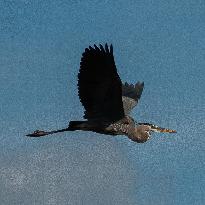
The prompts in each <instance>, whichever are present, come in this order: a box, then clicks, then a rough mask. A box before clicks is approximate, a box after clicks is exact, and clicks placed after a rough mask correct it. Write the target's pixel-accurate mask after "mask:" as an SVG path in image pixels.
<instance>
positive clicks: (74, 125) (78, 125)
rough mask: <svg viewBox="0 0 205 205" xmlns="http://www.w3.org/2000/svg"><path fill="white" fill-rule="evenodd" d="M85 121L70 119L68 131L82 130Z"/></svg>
mask: <svg viewBox="0 0 205 205" xmlns="http://www.w3.org/2000/svg"><path fill="white" fill-rule="evenodd" d="M84 124H85V121H70V122H69V125H68V130H69V131H75V130H83V128H84Z"/></svg>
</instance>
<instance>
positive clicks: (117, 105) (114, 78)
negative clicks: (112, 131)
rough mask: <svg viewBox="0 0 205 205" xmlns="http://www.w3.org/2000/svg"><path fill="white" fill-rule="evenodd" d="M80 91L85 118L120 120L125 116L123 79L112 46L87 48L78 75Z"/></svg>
mask: <svg viewBox="0 0 205 205" xmlns="http://www.w3.org/2000/svg"><path fill="white" fill-rule="evenodd" d="M78 94H79V98H80V101H81V103H82V105H83V106H84V108H85V115H84V118H86V119H89V120H90V119H95V120H96V119H106V120H109V121H117V120H120V119H121V118H123V117H124V109H123V103H122V82H121V80H120V77H119V75H118V73H117V69H116V66H115V61H114V56H113V48H112V45H111V46H110V49H109V47H108V45H107V44H105V48H104V47H103V46H102V45H101V44H100V45H99V47H97V46H96V45H94V48H93V47H91V46H90V47H89V48H86V49H85V51H84V53H83V54H82V58H81V63H80V71H79V74H78Z"/></svg>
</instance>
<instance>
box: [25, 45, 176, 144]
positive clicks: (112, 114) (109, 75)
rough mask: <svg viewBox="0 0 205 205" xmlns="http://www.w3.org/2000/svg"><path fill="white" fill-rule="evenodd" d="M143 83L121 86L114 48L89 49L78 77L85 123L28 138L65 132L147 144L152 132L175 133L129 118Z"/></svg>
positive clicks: (86, 51) (35, 134)
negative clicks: (90, 132) (121, 138)
mask: <svg viewBox="0 0 205 205" xmlns="http://www.w3.org/2000/svg"><path fill="white" fill-rule="evenodd" d="M143 88H144V83H140V82H138V83H136V84H135V85H133V84H128V83H124V84H123V83H122V82H121V79H120V77H119V75H118V73H117V68H116V66H115V61H114V56H113V47H112V45H111V46H110V47H108V45H107V44H105V47H103V46H102V45H100V46H99V47H97V46H96V45H94V47H91V46H90V47H89V48H86V49H85V51H84V53H83V54H82V58H81V63H80V71H79V74H78V95H79V98H80V101H81V103H82V105H83V106H84V108H85V113H84V118H85V119H86V120H85V121H71V122H70V123H69V126H68V128H66V129H62V130H56V131H51V132H44V131H36V132H34V133H33V134H29V135H28V136H35V137H38V136H43V135H48V134H53V133H56V132H62V131H74V130H83V131H94V132H97V133H101V134H108V135H126V136H128V138H130V139H131V140H133V141H136V142H145V141H147V140H148V139H149V137H150V132H169V133H173V132H176V131H174V130H169V129H164V128H160V127H158V126H155V125H152V124H149V123H136V122H135V121H134V119H133V118H132V117H130V116H129V114H130V112H131V110H132V109H133V108H134V107H135V106H136V105H137V103H138V101H139V99H140V97H141V94H142V91H143Z"/></svg>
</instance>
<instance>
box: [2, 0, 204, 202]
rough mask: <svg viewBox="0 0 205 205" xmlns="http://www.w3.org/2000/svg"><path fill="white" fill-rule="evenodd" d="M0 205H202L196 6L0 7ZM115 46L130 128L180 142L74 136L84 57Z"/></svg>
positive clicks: (200, 12) (24, 2)
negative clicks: (136, 86)
mask: <svg viewBox="0 0 205 205" xmlns="http://www.w3.org/2000/svg"><path fill="white" fill-rule="evenodd" d="M0 7H1V13H0V22H1V24H0V71H1V72H0V86H1V92H0V112H1V125H0V129H1V134H0V139H1V144H0V150H1V151H0V152H1V154H0V164H1V167H0V186H1V188H0V198H1V200H2V201H3V204H9V205H10V204H49V205H50V204H76V205H78V204H133V205H134V204H139V205H147V204H149V205H150V204H151V205H152V204H153V205H154V204H158V205H164V204H166V205H174V204H180V205H185V204H186V205H187V204H188V205H195V204H196V205H202V204H204V202H205V197H204V196H205V193H204V192H205V191H204V185H205V178H204V169H205V164H204V157H205V154H204V146H205V138H204V128H205V120H204V119H205V104H204V102H205V95H204V89H205V83H204V76H205V69H204V67H205V55H204V50H205V37H204V36H205V27H204V22H205V2H204V1H200V0H195V1H185V0H181V1H177V0H175V1H171V2H167V1H162V0H157V1H151V0H144V1H131V0H130V1H121V0H119V1H109V0H107V1H97V0H95V1H81V0H78V1H63V0H61V1H41V0H38V1H29V0H19V1H17V0H16V1H12V0H10V1H9V0H5V1H1V2H0ZM106 42H107V43H112V44H113V46H114V55H115V62H116V65H117V68H118V72H119V74H120V76H121V79H122V80H123V81H128V82H132V83H135V82H136V81H138V80H139V81H144V82H145V89H144V92H143V95H142V98H141V100H140V103H139V105H138V107H137V108H136V109H134V110H133V113H132V116H133V117H134V118H135V119H136V120H137V121H140V122H152V123H155V124H158V125H160V126H164V127H169V128H173V129H176V130H177V131H178V133H177V134H175V135H167V134H166V135H165V134H164V135H162V134H154V135H153V137H152V139H151V140H150V141H148V142H147V143H145V144H136V143H133V142H131V141H129V140H128V139H127V138H125V137H123V136H119V137H111V136H104V135H99V134H95V133H91V132H86V133H84V132H73V133H63V134H58V135H53V136H51V137H47V138H46V137H45V138H41V139H30V138H25V137H24V135H25V134H26V133H28V132H31V131H33V130H35V129H55V128H61V127H65V126H67V124H68V122H69V120H71V119H81V118H82V115H83V108H82V106H81V104H80V102H79V99H78V96H77V86H76V84H77V73H78V69H79V62H80V58H81V54H82V52H83V50H84V49H85V47H86V46H89V45H93V44H94V43H96V44H99V43H106Z"/></svg>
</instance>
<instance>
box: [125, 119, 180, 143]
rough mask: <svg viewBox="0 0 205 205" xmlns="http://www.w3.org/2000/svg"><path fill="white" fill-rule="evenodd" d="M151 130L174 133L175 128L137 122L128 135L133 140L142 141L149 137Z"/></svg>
mask: <svg viewBox="0 0 205 205" xmlns="http://www.w3.org/2000/svg"><path fill="white" fill-rule="evenodd" d="M152 132H163V133H176V131H175V130H171V129H166V128H162V127H158V126H156V125H153V124H150V123H138V125H137V126H136V127H135V129H134V132H132V133H131V134H130V135H129V136H128V137H129V138H130V139H131V140H133V141H136V142H139V143H144V142H146V141H147V140H149V139H150V136H151V133H152Z"/></svg>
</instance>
